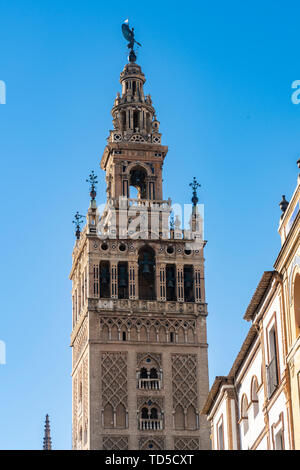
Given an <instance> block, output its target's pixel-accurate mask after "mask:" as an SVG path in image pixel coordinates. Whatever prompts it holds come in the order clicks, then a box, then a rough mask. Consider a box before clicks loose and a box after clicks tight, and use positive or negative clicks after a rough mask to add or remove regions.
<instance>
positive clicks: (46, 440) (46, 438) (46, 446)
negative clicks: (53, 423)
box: [43, 414, 52, 450]
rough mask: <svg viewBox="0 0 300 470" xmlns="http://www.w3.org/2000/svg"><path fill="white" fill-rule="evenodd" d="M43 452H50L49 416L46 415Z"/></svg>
mask: <svg viewBox="0 0 300 470" xmlns="http://www.w3.org/2000/svg"><path fill="white" fill-rule="evenodd" d="M43 450H52V442H51V435H50V421H49V415H48V414H46V419H45V431H44V442H43Z"/></svg>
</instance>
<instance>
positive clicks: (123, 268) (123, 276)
mask: <svg viewBox="0 0 300 470" xmlns="http://www.w3.org/2000/svg"><path fill="white" fill-rule="evenodd" d="M118 298H119V299H128V263H127V262H119V263H118Z"/></svg>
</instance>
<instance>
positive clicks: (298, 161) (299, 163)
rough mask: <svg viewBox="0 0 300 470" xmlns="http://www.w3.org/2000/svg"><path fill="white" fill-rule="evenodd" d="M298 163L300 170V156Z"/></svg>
mask: <svg viewBox="0 0 300 470" xmlns="http://www.w3.org/2000/svg"><path fill="white" fill-rule="evenodd" d="M297 165H298V168H299V170H300V158H299V159H298V160H297Z"/></svg>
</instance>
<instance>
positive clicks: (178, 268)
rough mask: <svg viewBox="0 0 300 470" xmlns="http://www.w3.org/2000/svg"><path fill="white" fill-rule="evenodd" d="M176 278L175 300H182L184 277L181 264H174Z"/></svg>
mask: <svg viewBox="0 0 300 470" xmlns="http://www.w3.org/2000/svg"><path fill="white" fill-rule="evenodd" d="M176 278H177V283H176V285H177V301H178V302H184V279H183V264H177V266H176Z"/></svg>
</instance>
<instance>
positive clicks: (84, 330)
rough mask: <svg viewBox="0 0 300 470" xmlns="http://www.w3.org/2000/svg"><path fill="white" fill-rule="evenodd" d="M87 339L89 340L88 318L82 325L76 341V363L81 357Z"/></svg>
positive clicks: (74, 358) (74, 353) (74, 352)
mask: <svg viewBox="0 0 300 470" xmlns="http://www.w3.org/2000/svg"><path fill="white" fill-rule="evenodd" d="M87 340H88V323H87V318H86V319H85V320H84V322H83V324H82V325H81V327H80V330H79V331H78V333H77V336H76V339H75V341H74V345H73V364H76V361H77V359H78V358H79V356H80V354H81V352H82V350H83V348H84V346H85V344H86V342H87Z"/></svg>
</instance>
